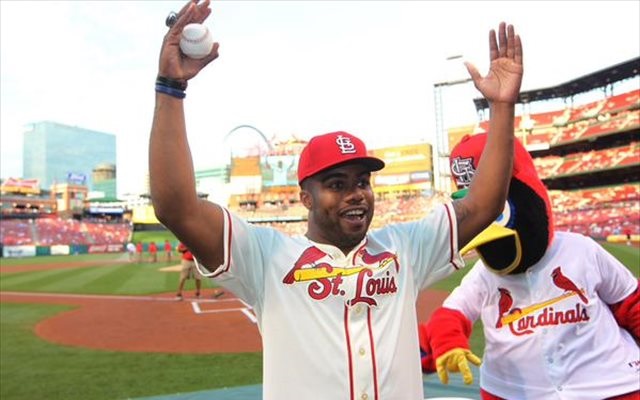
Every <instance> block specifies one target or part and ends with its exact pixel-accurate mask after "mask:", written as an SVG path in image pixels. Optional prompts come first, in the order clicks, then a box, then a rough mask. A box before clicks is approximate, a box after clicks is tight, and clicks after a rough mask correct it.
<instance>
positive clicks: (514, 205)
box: [419, 134, 640, 400]
mask: <svg viewBox="0 0 640 400" xmlns="http://www.w3.org/2000/svg"><path fill="white" fill-rule="evenodd" d="M486 142H487V137H486V135H485V134H482V135H476V136H472V137H465V138H463V140H462V141H461V142H460V143H459V144H458V145H457V146H456V147H455V148H454V149H453V151H452V153H451V159H450V160H451V171H452V173H453V177H454V180H455V181H456V184H457V186H458V188H460V189H461V192H462V193H464V192H465V189H464V188H466V187H468V186H469V184H470V182H472V180H471V178H472V177H473V176H474V174H475V173H476V168H477V167H478V160H479V159H480V155H481V153H482V149H483V148H484V146H485V143H486ZM473 179H475V178H473ZM457 193H458V192H457ZM455 195H456V194H455V193H454V196H455ZM474 247H476V250H477V251H478V254H479V256H480V260H479V261H478V262H477V263H476V264H475V265H474V266H473V268H472V269H471V270H470V271H469V273H468V274H467V275H466V276H465V277H464V278H463V280H462V282H461V283H460V286H458V287H457V288H456V289H454V291H453V292H452V293H451V294H450V295H449V297H448V298H447V299H446V300H445V301H444V303H443V306H442V307H441V308H439V309H437V310H436V311H435V312H434V313H433V314H432V316H431V318H430V319H429V321H428V322H427V323H424V324H420V326H419V331H420V345H421V349H422V355H423V358H422V364H423V370H424V371H425V372H428V373H429V372H433V371H437V373H438V375H439V377H440V380H441V381H442V382H443V383H445V384H446V383H447V382H448V373H449V372H461V373H462V376H463V381H464V382H465V383H467V384H470V383H471V382H472V380H473V376H472V374H471V370H470V368H469V364H468V362H471V363H473V364H476V365H480V359H479V358H478V357H477V356H476V355H474V354H473V353H471V351H470V350H469V336H470V335H471V330H472V324H473V323H474V322H475V321H476V320H477V319H478V318H480V319H481V320H482V324H483V326H484V337H485V349H484V357H483V360H482V365H481V366H480V388H481V396H482V399H485V400H498V399H540V400H550V399H580V400H589V399H593V400H596V399H597V400H602V399H617V400H623V399H624V400H631V399H635V400H638V399H640V349H639V348H638V339H639V338H640V293H639V291H638V280H637V279H636V278H635V277H634V276H633V274H632V273H631V272H630V271H629V270H628V269H627V268H626V267H625V266H624V265H622V264H621V263H620V262H619V261H618V260H617V259H616V258H614V257H613V256H611V255H610V254H609V253H608V252H606V251H605V250H604V249H603V248H602V246H600V245H599V244H598V243H596V242H595V241H593V240H592V239H591V238H588V237H585V236H582V235H580V234H576V233H570V232H554V229H553V215H552V211H551V204H550V202H549V197H548V195H547V191H546V188H545V187H544V185H543V183H542V182H541V181H540V178H539V177H538V175H537V172H536V169H535V167H534V164H533V161H532V159H531V157H530V155H529V153H528V152H527V151H526V149H525V148H524V146H523V145H522V144H521V143H520V142H519V141H517V140H516V145H515V152H514V168H513V177H512V179H511V184H510V186H509V195H508V200H507V202H506V204H505V208H504V212H503V213H502V215H501V216H500V218H499V219H498V220H497V221H496V223H495V224H493V225H492V226H491V227H489V228H487V229H486V230H485V231H484V232H482V233H481V234H480V235H479V236H478V237H476V238H474V239H473V240H472V241H471V242H470V243H469V245H468V246H467V247H466V248H464V249H462V251H461V252H462V253H464V252H466V251H467V250H470V249H471V248H474Z"/></svg>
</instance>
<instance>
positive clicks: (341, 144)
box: [149, 1, 523, 400]
mask: <svg viewBox="0 0 640 400" xmlns="http://www.w3.org/2000/svg"><path fill="white" fill-rule="evenodd" d="M210 12H211V10H210V8H209V3H208V1H204V2H202V3H198V2H196V1H191V2H189V3H188V4H187V5H186V6H185V7H184V8H183V9H182V11H180V12H179V13H178V14H177V16H176V18H173V19H172V22H173V23H172V24H171V27H170V29H169V32H168V33H167V35H166V36H165V38H164V42H163V45H162V50H161V54H160V62H159V76H158V79H157V81H156V92H157V94H156V108H155V114H154V119H153V126H152V130H151V138H150V155H149V161H150V185H151V198H152V199H153V205H154V208H155V213H156V215H157V217H158V219H159V220H160V221H161V222H162V223H163V224H164V225H165V226H167V227H168V228H169V229H170V230H171V231H172V232H173V233H174V234H175V235H176V236H177V238H178V239H179V240H180V241H182V242H183V243H185V244H186V245H187V246H188V247H189V248H190V249H191V250H192V252H193V254H194V255H195V257H196V260H197V262H198V266H199V268H200V269H201V271H202V272H203V274H205V275H207V276H211V277H214V279H215V280H216V281H217V282H218V283H219V284H221V285H222V286H225V287H226V288H228V289H229V290H230V291H232V292H233V293H234V294H235V295H236V296H238V297H240V298H241V299H243V300H244V301H246V302H247V303H249V304H250V305H251V306H252V307H253V309H254V310H255V313H256V316H257V320H258V326H259V329H260V333H261V335H262V342H263V349H264V354H263V356H264V363H263V364H264V377H263V398H264V399H267V400H273V399H277V400H281V399H305V400H313V399H318V400H326V399H356V398H357V399H402V400H407V399H410V400H417V399H423V397H424V396H423V382H422V375H421V371H420V358H419V356H418V335H417V332H416V329H415V327H416V324H417V318H416V307H415V302H416V298H417V296H418V292H419V291H420V290H421V289H423V288H425V287H427V286H428V285H430V284H432V283H433V282H435V281H437V280H439V279H441V278H443V277H445V276H447V275H449V274H450V273H452V272H453V271H455V270H456V269H457V268H459V267H460V266H461V265H462V260H461V258H460V256H459V252H458V248H459V247H460V246H463V245H465V244H466V243H467V242H468V241H469V240H470V239H471V238H473V237H474V236H476V235H477V234H478V233H479V232H481V231H482V230H483V229H484V228H485V227H486V226H488V225H489V224H490V222H491V221H493V220H494V219H495V218H496V217H497V216H498V215H499V213H500V210H501V209H502V204H504V201H505V198H506V192H507V184H508V181H509V171H510V170H511V166H512V157H513V138H514V136H513V130H514V128H513V124H514V123H513V120H514V108H515V102H516V100H517V98H518V94H519V90H520V84H521V80H522V73H523V67H522V47H521V43H520V38H519V37H518V36H517V35H516V34H515V32H514V28H513V26H511V25H509V26H507V25H506V24H504V23H502V24H500V27H499V30H498V33H497V35H496V32H494V31H493V30H492V31H491V32H490V34H489V50H490V60H491V66H490V70H489V72H488V74H487V76H485V77H482V76H481V75H480V74H479V73H478V71H477V69H476V68H475V67H474V66H473V65H470V64H469V65H468V66H467V68H468V70H469V73H470V75H471V77H472V79H473V81H474V83H475V86H476V87H477V88H478V90H479V91H480V92H481V93H482V94H483V95H484V97H485V98H486V99H487V100H488V101H489V102H490V104H491V117H492V119H491V123H490V126H491V131H492V134H491V137H490V139H489V141H488V142H489V143H488V144H487V147H486V150H485V154H484V155H483V161H482V165H481V167H480V168H479V172H478V174H477V176H476V180H475V183H474V185H472V187H471V188H470V190H469V195H468V196H467V197H466V198H464V199H462V200H460V201H456V202H454V203H447V204H443V205H440V206H438V207H436V208H435V209H434V210H433V212H431V213H430V214H429V215H428V216H427V217H426V218H424V219H421V220H418V221H415V222H411V223H406V224H395V225H389V226H386V227H384V228H382V229H380V230H378V231H375V232H368V228H369V225H370V223H371V219H372V217H373V213H374V195H373V190H372V188H371V185H370V179H371V173H372V171H377V170H380V169H382V168H383V167H384V162H383V161H382V160H380V159H377V158H375V157H371V156H370V155H369V154H368V153H367V149H366V147H365V144H364V143H363V142H362V141H361V140H360V139H359V138H357V137H356V136H353V135H351V134H349V133H347V132H341V131H337V132H332V133H328V134H325V135H319V136H316V137H314V138H312V139H311V140H310V141H309V143H308V145H307V146H306V147H305V149H304V150H303V151H302V153H301V155H300V160H299V168H298V182H299V184H300V188H301V193H300V200H301V203H302V204H303V205H304V206H305V207H306V208H307V209H308V230H307V232H306V234H305V235H304V236H299V237H290V236H287V235H285V234H283V233H281V232H279V231H276V230H274V229H270V228H264V227H258V226H254V225H250V224H248V223H247V222H246V221H244V220H242V219H240V218H239V217H237V216H236V215H234V214H232V213H231V212H229V211H228V210H227V209H226V208H225V207H223V206H221V205H217V204H213V203H211V202H208V201H204V200H201V199H198V197H197V195H196V190H195V183H194V173H193V167H192V160H191V157H190V150H189V146H188V141H187V135H186V128H185V116H184V105H183V98H184V97H185V93H184V91H185V90H186V87H187V81H188V80H189V79H191V78H193V77H194V76H196V74H198V73H199V72H200V71H201V70H202V69H203V68H204V67H205V66H206V65H207V64H208V63H209V62H211V61H213V60H214V59H216V58H217V57H218V44H217V43H216V44H214V46H213V48H212V50H211V53H210V54H209V56H207V57H205V58H203V59H200V60H194V59H190V58H187V57H185V56H183V55H182V54H181V53H180V49H179V45H178V44H179V40H180V32H181V31H182V28H183V27H184V26H185V25H186V24H188V23H193V22H197V23H202V22H204V21H205V19H206V18H207V17H208V16H209V14H210ZM168 20H169V19H168ZM221 140H222V139H221ZM168 144H170V145H168ZM211 340H216V329H215V326H212V327H211Z"/></svg>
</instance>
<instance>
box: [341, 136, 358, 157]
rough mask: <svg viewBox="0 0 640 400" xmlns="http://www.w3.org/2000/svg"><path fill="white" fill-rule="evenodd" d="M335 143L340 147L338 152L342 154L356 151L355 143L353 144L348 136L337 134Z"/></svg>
mask: <svg viewBox="0 0 640 400" xmlns="http://www.w3.org/2000/svg"><path fill="white" fill-rule="evenodd" d="M336 144H337V145H338V147H340V153H342V154H353V153H355V152H356V145H355V144H353V142H352V141H351V138H349V137H344V136H342V135H338V137H337V138H336Z"/></svg>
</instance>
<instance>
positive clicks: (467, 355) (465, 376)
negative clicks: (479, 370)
mask: <svg viewBox="0 0 640 400" xmlns="http://www.w3.org/2000/svg"><path fill="white" fill-rule="evenodd" d="M467 361H469V362H471V363H472V364H474V365H476V366H480V364H481V363H482V361H481V360H480V358H479V357H478V356H476V355H475V354H473V353H472V352H471V351H470V350H467V349H463V348H460V347H457V348H455V349H452V350H449V351H447V352H446V353H444V354H443V355H441V356H440V357H438V358H436V371H437V372H438V378H440V382H442V383H444V384H445V385H446V384H448V383H449V372H460V373H461V374H462V381H463V382H464V383H465V385H470V384H472V383H473V374H472V373H471V368H469V363H468V362H467Z"/></svg>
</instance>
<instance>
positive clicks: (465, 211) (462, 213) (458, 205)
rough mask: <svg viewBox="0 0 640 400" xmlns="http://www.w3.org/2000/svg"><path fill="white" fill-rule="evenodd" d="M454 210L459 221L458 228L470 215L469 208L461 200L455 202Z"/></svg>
mask: <svg viewBox="0 0 640 400" xmlns="http://www.w3.org/2000/svg"><path fill="white" fill-rule="evenodd" d="M452 204H453V210H454V211H455V213H456V220H457V221H458V228H459V227H460V225H461V224H462V223H463V221H464V220H465V219H467V216H468V215H469V208H468V207H467V206H466V205H465V204H464V202H463V201H461V200H454V201H453V203H452Z"/></svg>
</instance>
